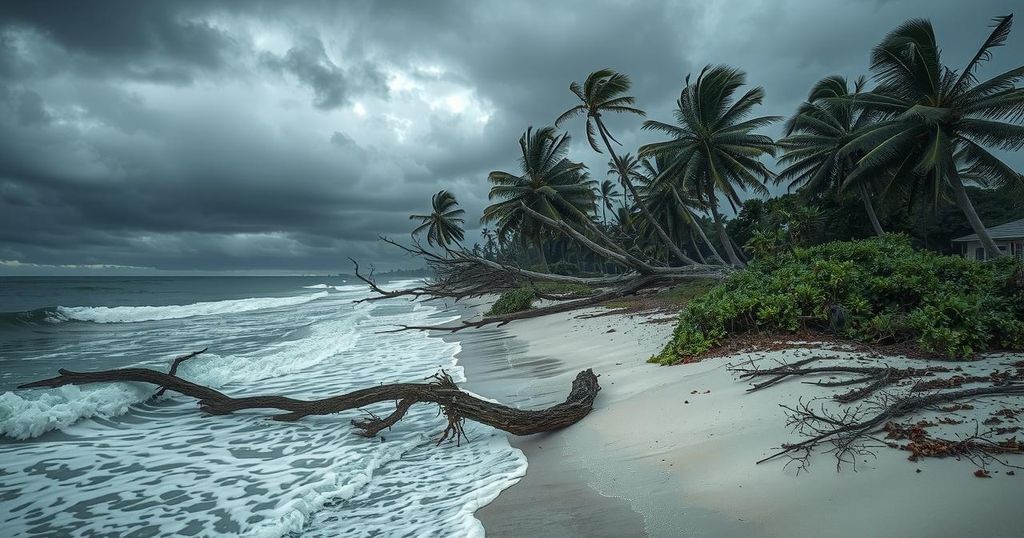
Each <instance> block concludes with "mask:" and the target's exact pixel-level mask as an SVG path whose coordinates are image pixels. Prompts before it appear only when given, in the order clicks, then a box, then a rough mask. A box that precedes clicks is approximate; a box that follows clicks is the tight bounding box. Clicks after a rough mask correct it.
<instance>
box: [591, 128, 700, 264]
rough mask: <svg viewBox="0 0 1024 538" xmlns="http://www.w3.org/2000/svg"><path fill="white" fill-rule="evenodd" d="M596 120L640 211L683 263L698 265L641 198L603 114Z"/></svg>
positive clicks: (620, 175)
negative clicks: (606, 129) (612, 142)
mask: <svg viewBox="0 0 1024 538" xmlns="http://www.w3.org/2000/svg"><path fill="white" fill-rule="evenodd" d="M594 121H595V122H597V131H598V132H599V133H601V139H602V140H604V146H605V147H606V148H608V154H609V155H611V157H612V162H614V163H615V168H618V170H619V177H621V178H622V184H623V185H625V186H626V188H627V189H628V190H629V193H630V194H631V195H632V196H633V201H635V202H636V205H637V207H639V208H640V212H641V213H643V214H644V217H645V218H646V219H647V221H648V222H650V223H651V226H653V227H654V230H655V231H656V232H658V235H659V236H660V237H661V240H662V241H664V242H665V246H667V247H668V249H669V250H670V251H671V252H672V254H675V256H676V258H678V259H680V260H681V261H682V262H683V263H688V264H691V265H697V262H695V261H694V260H692V259H690V258H689V257H688V256H687V255H686V254H683V251H682V250H680V249H679V246H677V245H676V244H675V243H673V242H672V238H670V237H669V236H668V234H667V233H665V229H664V228H662V227H661V225H660V224H658V221H657V219H655V218H654V215H652V214H651V210H650V209H648V208H647V204H646V203H645V202H644V201H643V199H642V198H640V194H639V193H638V192H637V190H636V187H634V186H633V182H632V181H631V180H630V179H629V174H628V173H627V172H626V171H625V170H624V169H623V168H622V163H621V162H620V161H619V157H618V156H617V155H616V154H615V150H614V149H612V144H611V141H609V140H608V135H606V134H605V132H604V123H602V122H601V115H600V114H594Z"/></svg>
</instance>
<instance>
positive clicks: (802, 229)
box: [413, 15, 1024, 274]
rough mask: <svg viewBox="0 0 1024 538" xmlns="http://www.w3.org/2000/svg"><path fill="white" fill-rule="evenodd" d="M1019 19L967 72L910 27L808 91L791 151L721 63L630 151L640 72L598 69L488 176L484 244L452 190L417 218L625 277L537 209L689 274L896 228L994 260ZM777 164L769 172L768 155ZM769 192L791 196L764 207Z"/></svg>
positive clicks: (1017, 143) (988, 42)
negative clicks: (625, 145)
mask: <svg viewBox="0 0 1024 538" xmlns="http://www.w3.org/2000/svg"><path fill="white" fill-rule="evenodd" d="M1012 23H1013V16H1012V15H1008V16H1003V17H997V18H995V19H994V21H993V24H992V29H991V31H990V33H989V35H988V37H987V39H985V40H984V41H982V42H981V46H980V47H979V48H978V49H977V51H976V52H975V53H974V54H973V56H971V59H970V61H968V62H967V63H966V64H965V65H963V66H957V67H958V68H954V67H952V66H949V65H947V64H945V63H943V58H942V52H943V51H941V50H940V47H939V44H938V40H937V39H936V36H935V33H934V31H933V29H932V26H931V24H930V23H929V22H928V21H927V20H923V19H913V20H909V21H907V22H905V23H903V24H901V25H899V26H898V27H896V28H895V29H894V30H893V31H892V32H890V33H889V34H888V35H887V36H886V37H885V38H884V39H883V40H882V41H881V42H880V43H879V44H878V45H877V46H876V47H875V48H874V49H873V50H872V51H871V53H870V55H869V63H868V65H867V67H868V69H869V70H870V72H871V75H872V77H871V78H870V79H869V78H867V77H863V76H862V77H857V78H855V79H847V78H846V77H843V76H840V75H832V76H827V77H824V78H822V79H821V80H820V81H817V82H815V83H813V84H812V85H811V87H810V91H809V92H808V96H807V99H806V101H805V102H803V103H802V104H800V105H799V107H798V108H797V109H796V110H795V111H794V113H793V114H792V115H790V117H789V118H788V119H787V120H786V122H785V128H784V135H785V136H784V137H783V138H781V139H779V140H772V139H771V138H770V137H768V136H766V135H765V134H762V133H761V132H760V131H761V130H762V129H764V128H765V127H768V126H770V125H771V124H773V123H775V122H777V121H779V120H782V119H783V118H782V117H780V116H769V115H761V112H760V110H761V108H762V106H763V105H762V104H763V101H764V97H765V90H764V89H763V88H761V87H758V86H753V85H750V86H748V83H747V79H746V74H745V73H743V72H742V71H741V70H739V69H736V68H734V67H730V66H725V65H709V66H707V67H705V68H704V69H702V70H701V71H700V72H698V73H697V74H696V76H693V77H690V76H687V77H686V79H685V81H684V84H683V87H682V89H681V91H680V93H679V98H678V99H677V101H676V103H675V105H676V106H675V107H674V110H673V118H672V121H660V120H658V119H650V120H646V121H644V122H643V124H642V128H643V129H644V130H648V131H653V132H656V133H661V134H663V135H665V136H664V138H665V139H664V140H663V141H660V142H654V143H649V144H646V145H643V146H641V147H639V148H637V150H636V151H635V152H633V153H629V152H623V151H622V150H619V149H617V146H620V145H621V144H619V143H618V141H617V140H616V138H615V134H614V133H612V132H611V131H610V130H609V128H608V125H607V124H606V123H605V120H604V117H606V116H607V115H609V114H618V115H625V116H627V117H644V116H645V115H646V114H645V112H644V111H643V110H642V109H640V108H638V106H637V103H636V99H635V98H634V97H632V96H631V95H629V90H630V87H631V83H630V79H629V77H628V76H627V75H625V74H623V73H619V72H616V71H613V70H610V69H601V70H598V71H594V72H593V73H591V74H590V75H589V76H588V77H587V78H586V79H585V80H584V81H582V82H580V83H577V82H573V83H572V84H570V87H569V89H570V90H571V92H572V94H573V98H574V100H575V104H574V106H572V107H571V108H569V109H568V110H567V111H566V112H564V113H563V114H562V115H561V116H559V117H558V118H557V119H556V120H555V127H542V128H539V129H535V128H533V127H530V128H528V129H526V132H525V133H524V135H523V136H522V138H521V139H520V141H519V150H520V151H519V153H520V159H519V164H520V169H519V170H514V171H511V172H503V171H495V172H492V173H491V174H490V175H489V176H488V179H489V181H490V184H491V188H490V192H489V198H490V199H491V200H492V201H493V203H492V204H491V205H490V206H488V207H487V208H486V209H485V210H484V213H483V218H482V219H481V223H482V224H483V225H484V227H483V228H482V229H481V234H480V235H481V239H482V242H481V243H476V244H474V245H472V246H469V245H466V246H463V245H462V244H461V243H462V241H463V231H462V228H461V224H462V211H461V210H459V209H457V202H456V200H455V197H454V195H452V194H451V193H449V192H447V191H442V192H440V193H438V195H437V196H435V199H434V201H433V211H432V212H431V213H430V214H424V215H415V216H413V218H414V219H415V220H418V221H420V222H421V223H422V224H421V226H420V227H419V228H417V230H416V232H414V234H415V233H420V232H427V234H426V235H427V243H428V244H430V245H432V246H434V245H437V246H440V247H443V248H444V249H448V248H449V247H450V246H451V245H453V244H454V245H456V248H459V249H464V250H465V251H466V252H470V253H472V254H473V255H475V256H478V257H481V258H485V259H488V260H492V261H496V262H500V263H504V264H512V265H517V266H520V267H537V268H539V269H541V270H542V271H543V272H554V273H558V274H593V273H604V274H609V273H620V272H623V268H622V267H621V264H615V263H614V262H613V261H611V260H609V259H608V258H607V256H602V255H600V254H599V253H595V252H594V251H593V250H592V249H588V248H586V247H585V246H584V245H581V244H580V242H579V241H578V240H574V238H572V237H570V236H568V235H567V234H565V233H563V232H562V231H559V230H557V229H554V228H552V227H550V226H546V225H542V224H541V222H539V221H538V218H537V217H533V216H531V215H530V211H534V212H537V213H540V214H542V215H544V216H545V217H548V218H551V219H554V220H556V221H559V222H564V223H566V224H567V225H569V226H572V227H573V228H575V229H576V230H577V231H580V232H581V233H584V234H585V235H587V236H590V237H593V236H594V235H595V234H604V235H606V236H608V237H611V238H613V239H614V240H615V241H617V242H618V243H619V244H620V245H622V246H623V247H625V248H626V250H628V251H629V253H630V254H633V255H636V256H640V257H642V258H644V259H655V260H658V261H659V263H661V264H667V265H676V266H678V265H691V264H699V263H722V262H724V263H727V264H729V265H732V266H738V267H742V266H743V265H745V264H746V262H748V261H749V260H750V259H751V258H756V257H757V256H759V255H764V254H766V253H771V252H774V251H775V250H777V249H778V248H781V247H784V246H786V245H787V244H793V245H794V246H806V245H813V244H820V243H823V242H827V241H833V240H844V239H855V238H863V237H868V236H871V235H880V234H882V233H884V232H897V233H905V234H907V235H909V236H911V238H912V239H913V242H914V245H915V246H918V247H924V248H929V249H932V250H939V251H945V252H948V251H949V250H950V247H951V246H950V243H949V240H950V239H951V238H953V237H957V236H960V235H966V234H968V233H971V232H974V233H978V234H979V235H980V236H981V238H982V242H983V244H984V247H985V248H986V250H987V251H988V255H989V257H998V256H999V255H1000V253H999V252H998V250H997V249H995V247H994V245H993V243H992V241H991V240H990V239H989V238H988V237H987V232H986V231H985V228H986V226H994V225H998V224H1002V223H1003V222H1006V221H1009V220H1013V219H1014V218H1019V217H1020V215H1021V210H1022V205H1021V204H1022V201H1024V179H1022V176H1021V174H1020V173H1019V172H1018V171H1016V170H1013V169H1012V168H1010V167H1009V166H1007V165H1006V163H1004V162H1003V161H1002V160H1001V158H1000V153H999V152H1006V151H1017V150H1020V149H1021V148H1022V147H1024V126H1021V125H1020V123H1021V120H1022V118H1024V88H1019V87H1018V86H1017V85H1018V84H1019V82H1020V81H1021V80H1024V66H1021V67H1016V68H1013V69H1009V70H1007V71H1004V72H1001V73H995V74H994V75H991V74H990V75H988V76H984V77H983V76H981V73H982V71H983V70H984V68H985V64H986V62H987V61H988V60H989V59H990V58H991V57H992V55H993V54H994V53H995V52H996V49H997V48H999V47H1001V46H1003V45H1004V44H1005V43H1006V41H1007V39H1008V38H1009V36H1010V30H1011V26H1012ZM577 118H579V119H580V120H581V121H579V123H578V124H577V125H578V126H579V127H583V132H584V133H585V135H586V138H587V141H588V142H589V145H590V147H591V148H592V149H593V150H594V151H596V152H598V153H605V154H607V155H608V156H609V157H610V160H609V166H608V170H607V173H608V176H609V178H608V179H595V178H592V177H591V172H592V171H591V170H589V169H588V168H587V167H586V166H585V165H583V164H581V163H578V162H574V161H572V160H571V159H570V155H569V141H570V137H569V134H568V133H566V132H562V131H559V130H558V128H559V127H562V126H568V125H570V122H571V121H573V120H575V119H577ZM993 150H995V151H993ZM776 155H777V156H778V163H777V166H776V167H775V169H773V168H772V167H771V166H770V165H769V164H768V163H767V162H766V161H768V159H766V157H772V156H776ZM772 183H774V184H776V185H785V186H786V187H787V190H788V191H789V192H791V194H787V195H784V196H783V197H781V198H776V199H770V200H769V201H768V202H762V200H761V199H759V198H763V197H765V196H766V195H767V194H768V193H769V191H768V190H767V186H768V185H770V184H772ZM751 194H753V195H756V196H757V197H755V198H753V199H751V198H750V195H751ZM728 207H731V208H732V209H733V210H734V212H735V213H736V214H737V216H736V217H735V218H731V219H730V218H729V217H728V216H727V214H725V213H726V211H725V209H727V208H728ZM491 226H493V228H492V227H491Z"/></svg>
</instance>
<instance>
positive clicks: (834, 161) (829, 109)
mask: <svg viewBox="0 0 1024 538" xmlns="http://www.w3.org/2000/svg"><path fill="white" fill-rule="evenodd" d="M865 83H866V80H865V79H864V77H860V78H858V79H857V80H856V82H854V84H853V90H852V91H851V90H850V87H849V85H848V84H847V82H846V79H845V78H843V77H841V76H831V77H826V78H824V79H822V80H820V81H818V83H817V84H815V85H814V87H812V88H811V93H810V95H809V96H808V97H807V101H806V102H804V103H803V104H802V105H800V108H799V110H798V111H797V113H796V115H794V116H793V117H792V118H790V119H789V121H788V122H786V131H785V132H786V137H785V138H783V139H782V140H779V146H781V147H782V148H783V149H784V150H785V153H784V154H783V155H782V157H780V158H779V163H780V164H783V165H786V168H785V169H783V170H782V171H781V172H779V175H778V176H777V177H776V178H775V182H776V184H778V183H782V182H788V185H787V188H788V189H789V190H792V189H794V188H796V189H798V190H799V191H800V192H801V193H803V194H806V195H812V196H815V195H821V194H824V193H826V192H834V193H838V192H839V191H840V190H841V189H842V188H843V187H850V188H854V189H856V191H857V194H858V195H859V196H860V199H861V201H862V202H863V203H864V210H865V211H866V212H867V214H868V220H870V221H871V227H872V228H873V229H874V230H875V234H877V235H882V234H883V233H884V231H883V230H882V224H881V223H880V222H879V221H878V215H877V214H876V213H875V206H874V204H873V203H872V194H871V189H872V185H871V181H870V180H871V179H873V178H869V177H867V176H864V175H862V176H860V178H859V179H858V180H856V181H852V182H848V181H845V180H846V178H847V176H849V174H850V173H851V172H853V170H854V163H855V161H856V160H857V159H858V158H859V156H857V155H851V154H847V153H845V152H844V151H843V147H845V146H846V145H847V144H849V143H850V141H852V140H854V139H856V138H857V137H859V136H860V135H861V134H863V133H864V129H865V128H867V127H869V126H870V125H871V124H872V122H874V121H875V120H876V119H877V114H873V113H872V112H871V111H869V110H866V109H864V108H862V107H858V106H857V97H858V96H859V95H860V94H861V93H862V91H863V89H864V85H865Z"/></svg>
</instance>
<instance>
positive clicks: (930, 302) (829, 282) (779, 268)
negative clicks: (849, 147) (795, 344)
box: [651, 235, 1024, 364]
mask: <svg viewBox="0 0 1024 538" xmlns="http://www.w3.org/2000/svg"><path fill="white" fill-rule="evenodd" d="M1021 270H1022V269H1021V266H1020V262H1019V261H1015V260H1013V259H1010V258H1001V259H999V260H995V261H992V262H988V263H981V262H977V261H974V260H968V259H965V258H959V257H951V256H943V255H940V254H936V253H933V252H928V251H915V250H914V249H912V248H911V246H910V242H909V240H908V239H907V238H906V237H905V236H900V235H887V236H885V237H882V238H876V239H869V240H864V241H852V242H834V243H826V244H824V245H819V246H815V247H810V248H796V249H794V250H793V251H792V252H782V253H779V254H777V255H775V256H770V257H766V258H763V259H761V260H759V261H757V262H755V263H753V264H751V265H750V266H749V267H748V268H747V269H746V270H744V271H741V272H738V273H736V274H734V275H732V276H731V277H729V278H728V279H726V280H725V281H723V282H722V283H721V284H719V285H718V286H716V287H714V288H713V289H711V291H709V292H708V293H707V294H705V295H703V296H700V297H698V298H696V299H694V300H693V301H691V302H690V303H689V304H688V305H687V306H686V307H685V308H684V309H683V311H682V312H681V314H680V317H679V324H678V325H677V326H676V329H675V331H674V333H673V335H672V340H671V341H670V342H669V344H668V345H667V346H666V347H665V349H664V350H663V351H662V352H661V353H660V354H659V355H657V356H655V357H653V358H652V359H651V360H652V362H658V363H662V364H671V363H675V362H679V361H685V360H686V359H688V358H691V357H694V356H696V355H699V354H701V353H704V352H705V351H707V350H709V349H711V348H712V347H714V346H716V345H718V344H720V343H721V342H722V341H723V340H724V339H725V338H726V337H727V336H728V335H731V334H740V333H745V332H751V331H767V332H793V331H796V330H799V329H801V328H804V327H807V328H811V329H819V330H832V331H834V332H835V333H837V334H839V335H840V336H843V337H846V338H850V339H854V340H859V341H863V342H872V343H897V342H909V343H913V344H914V345H916V346H917V347H918V348H919V349H921V350H923V351H926V352H929V353H934V354H937V355H940V356H943V357H950V358H968V357H971V356H972V355H974V354H975V353H978V352H982V351H987V350H996V349H1024V290H1022V289H1021V287H1020V284H1019V283H1018V282H1019V277H1018V276H1015V275H1019V274H1020V273H1018V272H1019V271H1021Z"/></svg>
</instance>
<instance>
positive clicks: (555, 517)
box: [461, 309, 1024, 536]
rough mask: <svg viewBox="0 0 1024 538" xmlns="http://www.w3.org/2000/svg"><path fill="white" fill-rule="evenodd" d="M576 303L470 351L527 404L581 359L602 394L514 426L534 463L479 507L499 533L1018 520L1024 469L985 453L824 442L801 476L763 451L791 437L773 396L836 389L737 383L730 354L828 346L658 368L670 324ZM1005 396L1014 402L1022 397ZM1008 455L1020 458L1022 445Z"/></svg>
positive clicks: (902, 528)
mask: <svg viewBox="0 0 1024 538" xmlns="http://www.w3.org/2000/svg"><path fill="white" fill-rule="evenodd" d="M600 311H601V310H599V309H598V310H593V311H590V312H600ZM580 314H581V313H580V312H577V313H570V314H562V315H555V316H548V317H544V318H537V319H531V320H525V321H521V322H516V323H513V324H510V325H508V326H507V330H508V331H509V332H511V333H512V335H514V336H515V337H516V338H515V340H514V342H516V343H515V344H510V343H508V342H506V341H500V342H498V341H497V340H495V342H496V343H495V345H494V346H492V347H493V348H494V349H491V350H490V352H488V353H487V355H488V356H487V357H486V358H483V357H480V358H473V357H465V358H463V359H461V362H462V364H465V365H466V367H467V370H468V374H469V378H470V380H472V383H471V384H470V387H469V388H471V389H472V390H474V391H476V392H479V393H481V394H485V395H488V396H491V397H494V398H497V399H498V400H501V401H504V402H511V403H513V404H515V405H518V406H521V407H541V406H546V405H549V404H552V403H555V402H558V401H561V400H562V399H564V397H565V394H566V392H567V391H568V387H569V385H570V382H571V380H572V378H573V377H574V376H575V374H576V372H578V371H579V370H581V369H584V368H593V369H594V371H595V372H597V373H599V374H600V375H601V386H602V392H601V394H600V396H599V397H598V399H597V402H596V405H595V409H594V411H593V412H592V413H591V414H590V415H589V416H588V417H587V418H586V419H584V420H583V421H582V422H580V423H578V424H576V425H574V426H573V427H571V428H568V429H565V430H562V431H560V432H556V433H553V434H545V435H540V436H531V437H525V438H512V441H513V443H515V444H516V445H517V446H519V447H520V448H522V449H523V450H524V451H525V452H526V454H527V458H528V461H529V470H528V471H527V477H526V478H524V479H523V481H522V482H521V483H520V484H518V485H516V486H514V487H513V488H511V489H509V490H507V491H506V492H504V493H502V495H501V496H499V498H498V499H497V500H496V501H495V502H494V503H492V504H491V505H489V506H487V507H485V508H483V509H481V510H480V511H479V512H478V513H477V515H478V517H480V518H481V520H482V521H483V522H484V526H485V528H487V530H488V533H489V534H490V535H492V536H506V535H509V536H512V535H518V536H564V535H567V534H573V535H580V534H590V535H638V534H641V533H646V534H648V535H651V536H690V535H692V536H705V535H715V536H749V535H758V536H864V535H868V536H960V535H964V534H984V535H990V536H1018V535H1020V534H1021V533H1022V531H1021V524H1020V523H1019V521H1018V515H1017V507H1018V506H1019V505H1020V502H1021V499H1022V495H1024V471H1020V472H1019V475H1020V476H1007V475H1006V474H1005V472H1006V469H1005V468H1003V467H1000V466H998V465H997V466H992V467H990V471H992V475H993V477H994V478H991V479H980V478H976V477H975V476H974V475H973V473H974V471H975V470H976V469H977V467H976V466H975V465H974V464H972V463H970V462H967V461H956V460H951V459H947V460H935V459H930V460H927V461H921V462H910V461H907V456H908V453H907V452H903V451H899V450H893V449H889V448H881V449H879V450H878V451H877V458H868V459H867V460H866V461H860V462H858V465H857V468H856V471H854V469H853V468H852V467H849V466H846V467H844V468H843V469H842V471H841V472H837V471H836V466H835V459H834V458H833V457H832V456H831V455H828V454H822V455H817V456H815V457H814V459H813V460H812V461H811V467H810V471H809V472H807V471H805V472H801V473H799V475H798V474H797V472H796V468H795V467H793V466H790V467H788V468H787V467H785V463H786V461H785V460H777V461H773V462H768V463H765V464H761V465H755V463H754V462H755V461H757V460H759V459H761V458H763V457H765V456H766V455H768V454H770V453H772V452H774V451H775V449H777V448H778V447H779V446H780V445H781V444H782V443H783V442H786V441H793V440H796V439H797V438H796V437H795V436H794V435H791V434H790V432H789V431H788V429H787V428H786V424H785V411H784V410H783V409H781V408H780V407H779V403H787V404H794V403H796V402H797V399H798V398H800V397H804V398H809V397H820V396H826V395H829V394H831V392H827V390H829V389H822V388H820V387H813V386H809V385H806V384H802V383H800V381H799V380H793V381H787V382H784V383H782V384H780V385H777V386H775V387H773V388H770V389H766V390H764V391H760V392H756V393H750V394H748V393H746V392H745V391H746V388H747V387H748V385H747V383H744V382H740V381H737V380H736V377H735V375H734V373H732V372H729V371H728V370H727V365H728V364H729V363H740V362H746V361H749V360H750V359H756V360H759V361H761V362H762V363H763V364H766V365H768V366H771V365H772V364H768V363H769V362H771V361H776V360H782V361H788V362H791V361H795V360H799V359H800V358H804V357H807V356H809V355H810V354H812V353H818V354H820V353H822V352H821V351H818V350H788V351H782V352H772V353H756V354H753V355H737V356H734V357H730V358H727V359H710V360H707V361H705V362H702V363H698V364H693V365H685V366H674V367H661V366H655V365H651V364H647V363H646V362H645V361H646V360H647V358H648V357H650V356H651V355H652V354H654V353H656V352H657V351H658V350H659V349H660V348H661V346H662V345H663V344H664V343H665V342H666V341H667V340H668V338H669V335H670V333H671V330H672V326H671V325H664V324H663V325H655V324H646V323H643V321H644V318H642V317H631V318H627V317H622V316H606V317H598V318H592V319H575V316H578V315H580ZM609 329H614V332H610V333H609V332H606V331H608V330H609ZM498 343H500V345H498ZM502 349H504V350H505V352H504V353H503V352H502V351H501V350H502ZM828 353H829V354H835V353H832V352H828ZM843 356H844V357H849V358H850V360H853V359H856V358H861V359H864V358H865V356H864V355H863V354H855V353H845V354H843ZM1022 358H1024V356H1021V355H1017V356H1012V357H1011V356H1002V357H991V358H987V359H985V360H984V361H981V362H976V363H972V364H970V365H968V366H967V368H966V369H967V370H968V372H969V373H976V374H982V373H987V372H989V371H992V370H993V369H997V368H1002V369H1005V368H1006V367H1005V366H1003V365H1005V364H1007V363H1010V362H1013V361H1016V360H1021V359H1022ZM873 360H874V361H876V363H877V361H878V359H873ZM887 362H889V363H891V364H893V365H898V364H902V362H899V359H891V360H889V359H887ZM952 366H957V365H956V364H953V365H952ZM694 390H696V391H698V392H699V393H698V394H691V391H694ZM708 390H710V393H704V392H705V391H708ZM831 390H833V391H845V390H849V388H848V387H846V388H839V389H831ZM686 402H689V403H686ZM1006 403H1007V405H1005V406H1009V407H1012V408H1014V409H1020V408H1021V402H1020V401H1019V399H1018V401H1010V402H1006ZM976 405H977V409H976V410H975V411H974V413H975V414H976V415H977V416H979V417H982V418H986V417H987V416H988V412H989V411H991V410H992V409H998V408H1000V407H1004V406H1001V405H1000V402H997V401H989V402H988V403H984V402H982V403H980V404H976ZM915 420H916V419H915ZM1004 425H1006V426H1011V425H1014V423H1007V424H1004ZM970 429H971V430H973V422H972V423H971V428H970ZM931 431H932V433H934V434H938V433H942V432H941V431H940V430H938V429H935V430H931ZM1014 463H1016V464H1022V465H1024V459H1022V458H1019V457H1018V458H1016V459H1015V460H1014ZM918 469H920V470H921V472H920V473H918V472H916V471H917V470H918ZM996 471H998V472H996ZM627 506H628V508H629V509H628V510H627V509H626V507H627Z"/></svg>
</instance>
